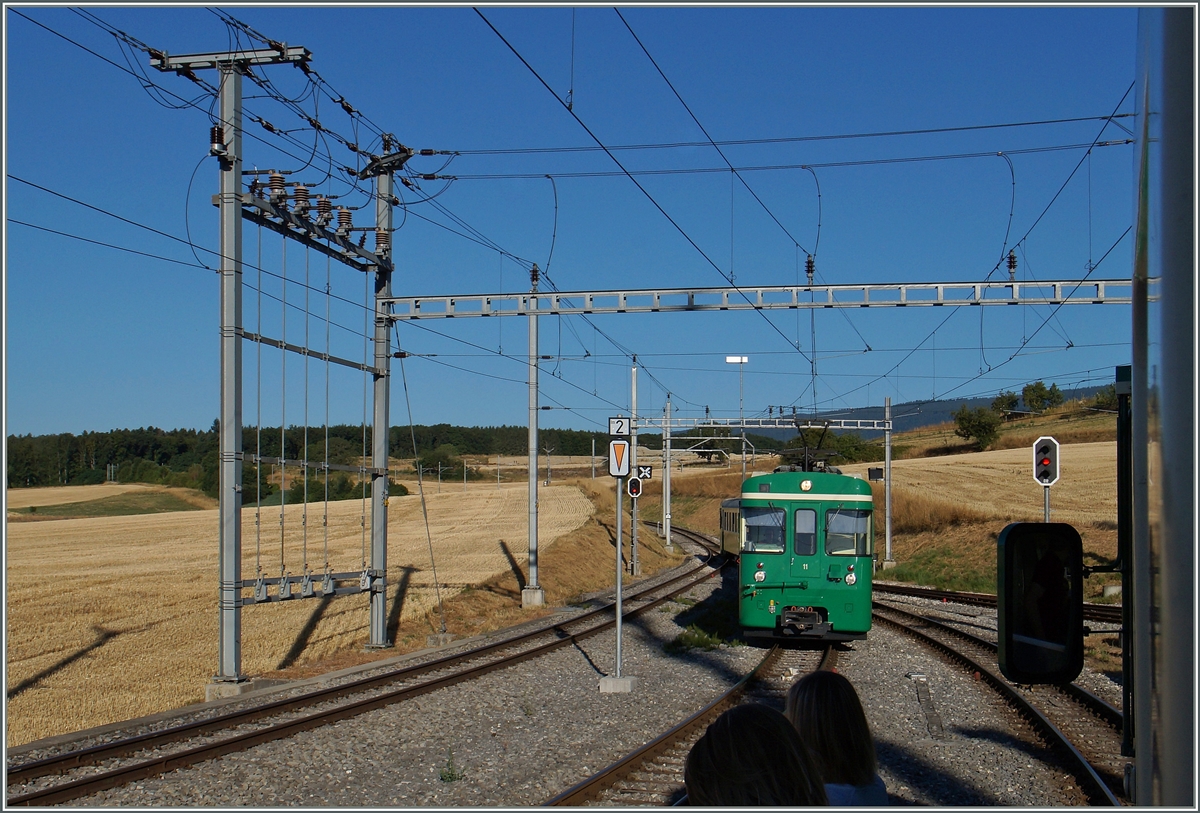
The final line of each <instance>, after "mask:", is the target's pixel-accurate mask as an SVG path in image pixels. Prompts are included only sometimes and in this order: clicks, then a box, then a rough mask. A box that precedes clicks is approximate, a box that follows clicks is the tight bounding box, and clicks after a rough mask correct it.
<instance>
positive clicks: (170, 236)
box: [8, 173, 371, 335]
mask: <svg viewBox="0 0 1200 813" xmlns="http://www.w3.org/2000/svg"><path fill="white" fill-rule="evenodd" d="M8 177H9V178H10V179H12V180H14V181H17V182H18V183H23V184H25V185H26V186H31V187H33V188H34V189H38V190H40V191H42V192H46V193H47V194H50V195H54V196H55V197H58V198H62V199H63V200H66V201H69V202H71V203H74V204H77V205H79V206H83V207H84V208H86V209H91V210H92V211H94V212H99V213H100V214H103V215H108V216H109V217H112V218H115V219H117V220H120V221H121V222H122V223H128V224H129V225H130V226H136V227H138V228H139V229H145V230H146V231H150V232H153V233H155V234H157V235H160V236H162V237H166V238H168V239H170V240H174V241H175V242H177V243H183V244H184V245H186V246H189V247H191V248H192V249H193V250H196V249H199V250H200V251H206V252H208V253H209V254H213V255H215V256H216V257H217V258H218V259H222V260H231V259H233V258H232V257H226V256H225V255H223V254H222V253H221V252H219V251H214V250H213V249H211V248H205V247H204V246H201V245H198V244H196V243H193V242H192V241H190V240H184V239H183V238H182V237H176V236H175V235H173V234H168V233H167V232H165V231H160V230H159V229H156V228H154V227H153V226H147V225H145V224H144V223H138V222H137V221H136V220H130V219H129V218H127V217H122V216H121V215H118V214H115V213H114V212H110V211H108V210H107V209H101V208H100V207H99V206H93V205H92V204H90V203H85V202H84V201H82V200H79V199H78V198H73V197H71V196H70V195H64V194H63V193H61V192H55V191H54V190H53V189H50V188H48V187H45V186H42V185H40V184H36V183H34V182H33V181H27V180H25V179H24V178H19V177H17V176H16V175H13V174H11V173H9V174H8ZM22 225H26V226H30V227H32V228H37V229H42V230H44V231H54V230H53V229H47V228H46V227H44V226H36V225H34V224H32V223H22ZM56 233H59V234H63V235H64V236H66V237H75V235H72V234H68V233H66V232H56ZM78 239H80V240H87V238H83V237H80V238H78ZM88 242H96V243H98V244H99V245H108V247H109V248H116V249H121V247H120V246H114V245H109V244H105V243H99V241H94V240H88ZM121 250H128V251H133V249H121ZM133 253H141V252H133ZM147 256H151V257H154V256H156V255H147ZM158 259H164V260H166V259H169V258H166V257H158ZM170 261H171V262H180V261H178V260H170ZM180 264H182V265H191V264H190V263H180ZM242 266H243V267H249V268H250V269H251V270H258V271H262V272H263V273H265V274H267V275H268V276H272V277H275V278H276V279H279V278H280V277H279V275H278V274H276V273H275V272H273V271H267V270H266V269H263V268H261V267H260V266H253V265H250V264H249V263H247V262H246V261H245V260H243V261H242ZM198 267H202V268H206V269H207V270H209V271H212V270H214V269H212V268H209V267H208V266H198ZM325 293H326V294H327V295H329V296H331V297H332V298H333V299H336V300H338V301H340V302H343V303H345V304H347V305H352V306H354V307H356V308H364V309H365V310H368V311H369V310H371V309H370V308H368V307H367V306H365V305H363V304H362V303H361V302H355V301H353V300H350V299H346V298H345V297H340V296H336V295H334V294H332V293H330V292H325ZM268 296H269V294H268ZM334 324H335V325H336V326H337V327H340V328H342V329H343V330H348V331H350V332H351V333H355V329H354V328H348V327H346V326H344V325H338V324H337V323H336V322H335V323H334ZM356 335H357V334H356Z"/></svg>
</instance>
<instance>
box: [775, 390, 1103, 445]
mask: <svg viewBox="0 0 1200 813" xmlns="http://www.w3.org/2000/svg"><path fill="white" fill-rule="evenodd" d="M1100 389H1102V388H1101V387H1079V388H1077V389H1064V390H1063V395H1064V396H1065V397H1066V399H1067V400H1068V401H1071V400H1075V399H1078V398H1088V397H1091V396H1093V395H1095V394H1096V392H1097V390H1100ZM1018 394H1019V393H1018ZM995 397H996V396H994V395H989V396H986V397H984V398H958V399H948V400H944V401H932V400H931V401H906V402H904V403H899V404H897V403H893V404H892V431H894V432H907V431H909V430H912V429H920V428H921V427H924V426H933V425H936V424H939V423H946V422H948V421H953V420H954V413H955V412H957V411H958V410H959V409H961V408H962V407H963V406H964V405H965V406H967V407H970V408H971V409H974V408H976V407H987V406H991V404H992V401H993V400H994V399H995ZM796 415H797V417H801V418H804V419H809V420H815V421H819V420H824V419H829V420H876V421H882V420H883V406H882V405H880V406H870V407H859V408H857V409H839V410H830V411H828V412H818V413H816V414H815V415H814V414H813V413H811V412H800V411H797V413H796ZM754 431H755V434H758V435H765V436H766V437H770V438H774V439H776V440H780V441H788V440H791V439H792V438H794V437H796V435H797V434H798V433H797V431H796V430H794V429H756V430H754ZM831 431H832V430H831ZM859 434H861V435H862V437H863V438H867V439H869V438H876V437H880V436H881V435H882V434H883V432H881V431H866V430H864V431H862V432H860V433H859Z"/></svg>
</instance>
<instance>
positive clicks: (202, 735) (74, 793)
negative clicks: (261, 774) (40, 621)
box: [6, 530, 727, 806]
mask: <svg viewBox="0 0 1200 813" xmlns="http://www.w3.org/2000/svg"><path fill="white" fill-rule="evenodd" d="M677 532H678V533H679V534H680V535H681V536H683V537H685V538H686V539H688V540H690V541H691V542H692V543H694V544H697V545H699V546H700V547H701V548H703V549H704V550H705V551H706V552H707V553H708V554H709V555H708V556H707V558H706V559H705V560H704V561H702V562H696V563H694V564H693V565H692V566H691V567H687V568H686V569H685V570H683V571H682V572H679V573H675V574H673V575H671V576H670V577H668V578H666V579H651V580H647V582H646V583H644V584H640V585H637V586H635V587H633V588H631V589H628V590H625V591H623V593H624V598H623V601H624V605H625V606H624V610H625V612H624V613H623V617H624V618H626V619H629V618H632V617H636V616H637V615H639V614H641V613H644V612H646V611H648V610H650V609H652V608H654V607H657V606H659V605H660V604H662V603H663V602H665V601H668V600H670V599H671V598H672V597H674V596H677V595H679V594H681V593H683V592H686V591H687V590H689V589H691V588H692V587H694V586H695V585H696V584H698V583H700V582H702V581H703V580H705V579H708V578H711V576H712V575H713V574H714V573H716V572H719V570H720V568H721V567H723V566H724V565H725V564H726V563H727V560H726V558H725V557H724V556H723V555H722V554H720V552H719V548H718V546H717V544H716V543H715V542H714V541H713V540H711V539H709V538H707V537H705V536H704V535H702V534H697V533H695V532H690V531H686V530H679V531H677ZM613 607H614V602H608V601H606V602H605V603H604V604H602V605H600V606H597V607H595V608H593V609H591V610H588V611H586V612H584V613H582V614H580V615H578V616H575V617H573V618H571V619H569V620H566V621H561V622H559V623H557V624H554V625H552V626H549V627H546V628H542V629H537V630H533V631H530V632H526V633H523V634H520V635H517V636H513V637H510V638H506V639H503V640H500V641H496V642H493V643H488V644H485V645H483V646H480V647H476V648H473V649H470V650H468V651H465V652H462V653H457V654H453V655H447V656H444V657H441V658H436V659H434V660H431V661H428V662H425V663H421V664H416V665H411V666H407V667H402V668H395V669H390V670H386V671H384V672H382V673H379V674H374V675H371V676H369V677H364V678H360V679H358V680H355V681H351V682H348V683H344V684H341V685H338V686H331V687H327V688H322V689H318V690H315V691H311V692H307V693H305V694H302V695H298V696H294V697H288V698H284V699H280V700H276V701H273V702H267V703H264V704H262V705H258V706H255V707H252V708H240V709H238V710H235V711H231V712H226V713H216V714H213V715H212V716H209V717H207V718H205V719H201V720H197V721H194V722H189V723H185V724H178V725H174V726H169V727H166V728H163V729H160V730H157V731H151V732H147V733H143V734H138V735H135V736H129V737H122V738H118V739H114V740H112V741H110V742H104V743H101V744H97V745H92V746H89V747H84V748H80V749H76V750H72V751H66V752H64V753H60V754H57V755H54V756H50V757H46V758H42V759H37V760H32V761H29V762H25V763H21V764H10V765H9V766H8V769H7V771H6V783H7V790H8V795H7V804H8V805H10V806H22V805H38V806H43V805H52V804H59V803H62V802H66V801H70V800H73V799H79V798H82V797H84V796H87V795H89V794H92V793H95V792H97V791H101V790H105V789H108V788H113V787H117V786H119V785H123V784H127V783H129V782H134V781H137V780H140V779H144V778H147V777H151V776H155V775H157V774H161V773H165V772H167V771H172V770H176V769H178V768H182V767H186V766H188V765H194V764H196V763H198V762H202V761H204V760H208V759H213V758H215V757H219V756H223V755H225V754H230V753H235V752H237V751H244V750H246V749H249V748H252V747H254V746H256V745H260V744H262V743H265V742H270V741H272V740H278V739H282V738H285V737H289V736H292V735H294V734H297V733H299V732H301V731H306V730H309V729H313V728H317V727H319V726H323V725H328V724H330V723H334V722H336V721H338V720H343V719H346V718H349V717H354V716H356V715H359V714H362V713H364V712H367V711H371V710H374V709H378V708H382V707H384V706H387V705H390V704H393V703H399V702H404V701H406V700H409V699H412V698H415V697H418V696H420V695H422V694H426V693H428V692H431V691H434V690H436V689H440V688H443V687H446V686H452V685H454V684H456V683H461V682H463V681H468V680H472V679H474V678H477V677H481V676H483V675H485V674H488V673H489V672H493V671H496V670H499V669H504V668H507V667H509V666H513V665H515V664H518V663H521V662H523V661H527V660H530V659H533V658H536V657H538V656H540V655H543V654H546V653H548V652H551V651H553V650H555V649H558V648H560V647H565V646H570V645H573V644H575V643H576V642H578V641H580V640H582V639H584V638H587V637H590V636H592V635H595V634H597V633H600V632H602V631H604V630H606V629H609V628H610V627H612V626H613V625H614V624H615V617H614V613H613Z"/></svg>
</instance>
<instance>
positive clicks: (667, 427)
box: [663, 394, 671, 550]
mask: <svg viewBox="0 0 1200 813" xmlns="http://www.w3.org/2000/svg"><path fill="white" fill-rule="evenodd" d="M663 536H664V537H666V540H667V550H671V396H670V395H669V394H668V395H667V404H666V406H665V407H664V408H663Z"/></svg>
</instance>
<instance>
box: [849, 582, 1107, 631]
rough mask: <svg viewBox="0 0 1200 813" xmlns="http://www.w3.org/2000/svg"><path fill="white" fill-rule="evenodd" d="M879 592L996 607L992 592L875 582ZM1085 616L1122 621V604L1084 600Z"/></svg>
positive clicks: (1091, 618) (1087, 618)
mask: <svg viewBox="0 0 1200 813" xmlns="http://www.w3.org/2000/svg"><path fill="white" fill-rule="evenodd" d="M872 586H873V587H874V588H875V591H876V592H878V593H895V594H897V595H902V596H915V597H917V598H927V599H938V598H940V599H945V600H946V601H956V602H958V603H959V604H976V605H979V606H982V607H995V606H996V596H995V595H993V594H992V593H964V592H958V591H953V590H935V589H933V588H931V587H911V586H908V585H902V584H886V583H880V582H875V583H874V584H873V585H872ZM1083 617H1084V619H1085V620H1087V621H1101V622H1104V623H1106V624H1120V623H1121V605H1120V604H1094V603H1091V602H1086V601H1085V602H1084V604H1083Z"/></svg>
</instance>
